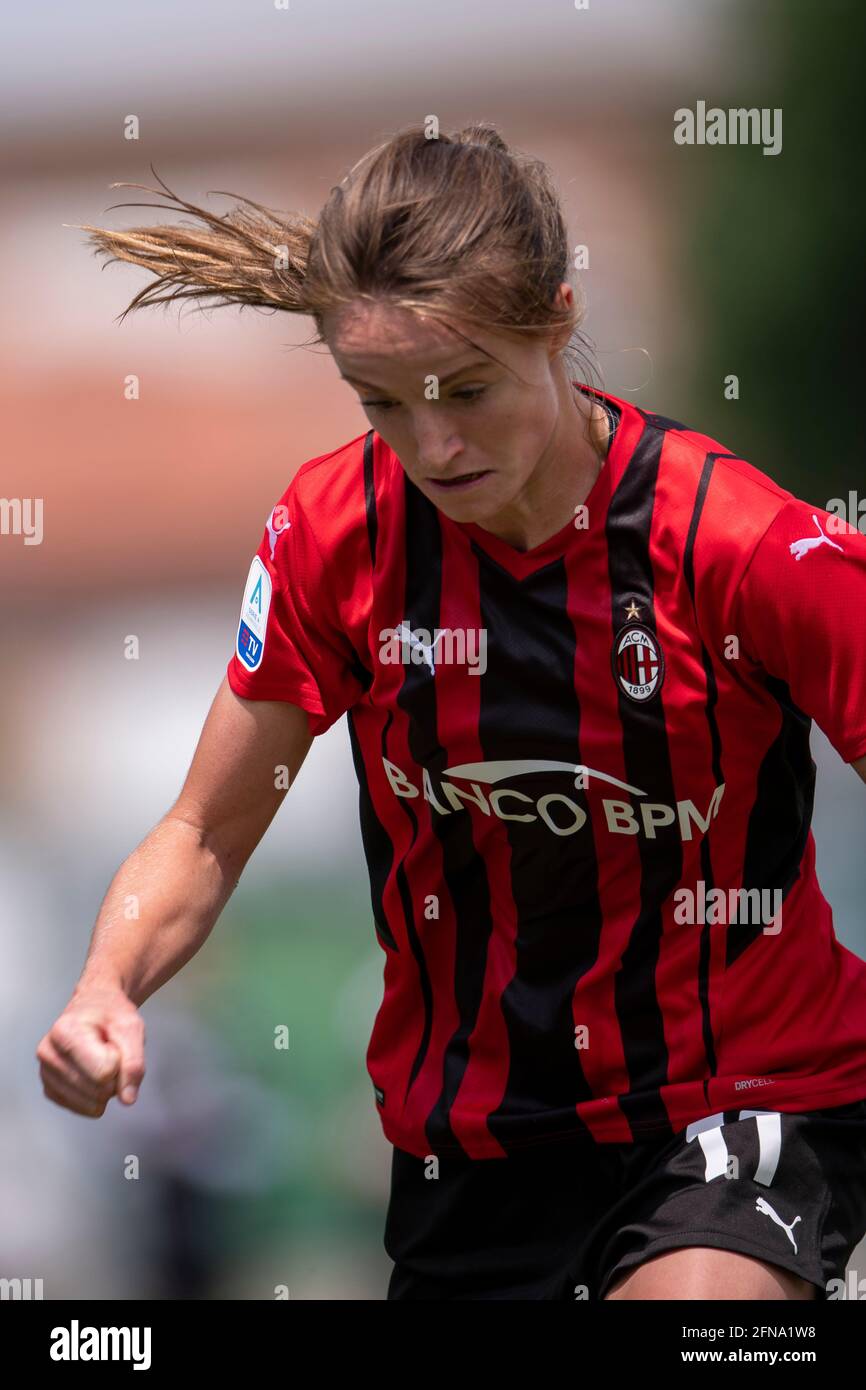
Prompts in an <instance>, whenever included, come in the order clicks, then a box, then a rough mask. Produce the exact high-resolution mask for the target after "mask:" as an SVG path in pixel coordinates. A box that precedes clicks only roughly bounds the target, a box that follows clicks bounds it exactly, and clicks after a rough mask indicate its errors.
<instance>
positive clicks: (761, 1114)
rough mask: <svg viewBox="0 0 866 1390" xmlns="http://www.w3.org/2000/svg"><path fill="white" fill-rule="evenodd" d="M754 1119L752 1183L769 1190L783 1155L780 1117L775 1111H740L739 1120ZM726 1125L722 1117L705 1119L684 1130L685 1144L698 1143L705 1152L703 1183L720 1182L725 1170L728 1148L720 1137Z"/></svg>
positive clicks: (722, 1136)
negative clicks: (755, 1147) (755, 1161)
mask: <svg viewBox="0 0 866 1390" xmlns="http://www.w3.org/2000/svg"><path fill="white" fill-rule="evenodd" d="M752 1117H754V1119H755V1121H756V1123H757V1126H758V1166H757V1168H756V1169H755V1182H759V1183H761V1184H762V1185H763V1186H764V1187H769V1186H770V1183H771V1182H772V1181H773V1178H774V1176H775V1172H776V1169H777V1168H778V1166H779V1155H780V1153H781V1151H782V1117H781V1115H780V1114H779V1112H778V1111H777V1110H741V1111H740V1112H739V1114H738V1115H737V1119H738V1120H749V1119H751V1118H752ZM724 1123H725V1117H724V1114H719V1115H707V1116H706V1117H705V1119H703V1120H695V1121H694V1123H693V1124H690V1125H689V1126H688V1128H687V1130H686V1140H687V1142H689V1143H691V1141H692V1140H693V1139H697V1141H698V1143H699V1144H700V1146H701V1148H702V1149H703V1151H704V1158H705V1159H706V1162H707V1167H706V1176H705V1181H706V1182H712V1180H713V1178H720V1177H723V1176H724V1175H725V1173H726V1172H727V1170H728V1146H727V1144H726V1143H725V1138H724V1135H723V1134H722V1126H723V1125H724Z"/></svg>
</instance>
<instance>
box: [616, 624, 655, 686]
mask: <svg viewBox="0 0 866 1390" xmlns="http://www.w3.org/2000/svg"><path fill="white" fill-rule="evenodd" d="M612 658H613V661H612V665H613V674H614V679H615V680H616V683H617V685H618V686H619V688H620V690H621V691H622V693H623V694H624V695H627V696H628V698H629V699H630V700H635V701H636V702H637V703H638V704H642V703H643V702H644V700H651V699H652V697H653V695H656V694H657V693H658V691H659V690H660V689H661V684H662V681H663V680H664V674H665V659H664V653H663V652H662V649H661V643H660V642H659V639H658V638H657V637H656V635H655V633H654V632H650V630H649V628H648V627H643V626H642V625H641V624H640V623H629V625H628V626H627V627H622V628H620V630H619V632H618V633H617V634H616V637H615V638H614V639H613V652H612Z"/></svg>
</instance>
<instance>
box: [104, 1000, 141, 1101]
mask: <svg viewBox="0 0 866 1390" xmlns="http://www.w3.org/2000/svg"><path fill="white" fill-rule="evenodd" d="M106 1032H107V1033H108V1036H109V1038H110V1039H111V1041H112V1042H113V1043H114V1044H115V1046H116V1047H117V1049H118V1051H119V1053H120V1067H119V1070H118V1077H117V1087H116V1089H117V1094H118V1096H119V1098H120V1100H122V1101H123V1103H124V1104H125V1105H131V1104H132V1102H133V1101H134V1100H135V1098H136V1096H137V1095H138V1088H139V1086H140V1085H141V1082H142V1079H143V1077H144V1021H143V1019H142V1018H141V1015H140V1014H138V1013H134V1014H130V1015H129V1016H128V1017H126V1018H119V1019H111V1020H110V1022H109V1023H108V1025H107V1027H106Z"/></svg>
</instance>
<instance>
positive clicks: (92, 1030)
mask: <svg viewBox="0 0 866 1390" xmlns="http://www.w3.org/2000/svg"><path fill="white" fill-rule="evenodd" d="M51 1042H52V1043H53V1045H54V1047H55V1048H56V1049H57V1051H58V1052H59V1053H61V1055H62V1056H64V1057H68V1058H69V1059H70V1060H71V1061H72V1062H74V1063H75V1065H76V1066H77V1067H78V1069H79V1071H82V1072H83V1073H84V1075H85V1076H89V1077H90V1078H91V1080H92V1081H95V1082H96V1083H97V1085H100V1084H101V1083H103V1082H107V1081H110V1080H111V1079H112V1077H114V1076H115V1075H116V1074H117V1072H118V1070H119V1067H120V1053H119V1051H118V1049H117V1047H116V1046H115V1045H114V1043H112V1042H106V1041H104V1040H103V1038H102V1036H101V1034H100V1031H99V1029H98V1028H97V1026H96V1025H95V1024H92V1023H83V1022H81V1021H78V1022H69V1023H65V1022H64V1020H63V1019H62V1018H61V1019H59V1020H58V1022H57V1023H56V1024H55V1025H54V1027H53V1028H52V1030H51Z"/></svg>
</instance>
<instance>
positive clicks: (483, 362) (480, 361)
mask: <svg viewBox="0 0 866 1390" xmlns="http://www.w3.org/2000/svg"><path fill="white" fill-rule="evenodd" d="M492 365H493V364H492V363H491V362H490V361H489V359H488V358H486V357H476V358H474V359H473V360H472V361H471V362H467V363H466V365H465V366H463V367H458V368H457V371H456V372H449V373H448V375H447V376H443V377H440V379H439V385H440V386H447V385H448V383H449V381H454V380H455V379H456V378H457V377H458V376H462V375H463V373H464V372H468V371H471V370H472V369H473V368H475V367H490V366H492ZM340 376H341V377H342V379H343V381H349V382H351V384H352V385H353V386H365V387H366V388H367V390H368V391H384V389H385V388H384V387H382V386H375V385H374V384H373V382H371V381H359V380H358V378H357V377H354V376H348V375H347V374H346V373H345V372H340Z"/></svg>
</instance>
